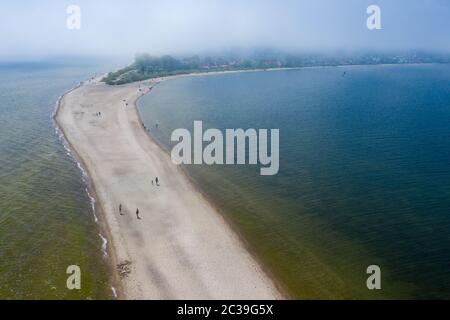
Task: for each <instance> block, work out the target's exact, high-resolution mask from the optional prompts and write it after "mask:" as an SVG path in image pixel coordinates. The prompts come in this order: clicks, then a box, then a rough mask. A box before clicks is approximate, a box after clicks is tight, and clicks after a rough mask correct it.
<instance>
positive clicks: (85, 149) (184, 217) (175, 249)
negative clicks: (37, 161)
mask: <svg viewBox="0 0 450 320" xmlns="http://www.w3.org/2000/svg"><path fill="white" fill-rule="evenodd" d="M99 79H100V78H96V79H94V80H90V81H85V82H84V83H82V85H81V86H80V87H78V88H76V89H74V90H72V91H70V92H68V93H67V94H65V95H64V96H63V97H62V99H61V100H60V103H59V107H58V110H57V113H56V116H55V120H56V122H57V124H58V125H59V127H60V129H61V130H62V131H63V133H64V136H65V138H66V139H67V141H68V142H69V144H70V147H71V148H72V149H73V150H74V151H75V152H76V154H77V156H78V157H79V158H80V160H81V162H82V163H83V165H84V167H85V168H86V170H87V171H88V174H89V177H90V180H91V183H92V187H93V189H94V192H95V197H96V199H97V201H98V205H99V209H100V211H101V213H102V217H103V219H102V221H103V223H104V224H105V225H106V228H105V229H106V231H107V232H106V233H107V235H108V240H109V252H110V255H111V259H112V265H113V266H112V268H113V282H114V283H115V285H116V286H117V289H118V293H119V298H125V299H278V298H282V297H283V296H282V295H281V294H280V292H279V291H278V290H277V288H276V287H275V285H274V283H273V281H272V280H271V279H270V278H269V277H268V276H267V275H266V274H265V273H264V272H263V270H262V269H261V267H260V265H259V264H258V263H257V262H256V260H255V259H254V258H253V257H252V256H251V255H250V253H249V252H248V251H247V250H246V249H245V247H244V246H243V244H242V242H241V240H240V239H239V238H238V236H237V235H236V233H235V232H234V231H233V230H232V229H231V228H230V226H229V225H228V224H227V223H226V221H225V220H224V218H223V217H222V216H221V215H220V214H219V213H218V212H217V210H216V209H215V208H214V207H213V206H212V205H210V204H209V203H208V201H207V200H206V199H205V198H204V197H203V196H202V195H201V194H200V193H199V192H198V191H197V190H196V188H195V187H194V186H193V184H192V183H191V182H190V181H189V179H188V177H187V176H186V175H185V174H184V172H183V170H182V168H180V167H178V166H176V165H174V164H173V163H172V162H171V159H170V155H168V154H167V152H166V151H164V150H163V149H161V148H160V147H159V146H158V145H157V144H156V142H155V141H154V140H153V139H152V138H151V137H149V136H148V134H147V132H146V131H145V129H144V128H143V126H142V123H141V120H140V118H139V114H138V111H137V108H136V105H135V102H136V100H137V99H138V98H139V97H140V96H142V95H143V94H145V93H148V91H149V87H150V86H152V85H154V84H155V82H156V81H158V80H152V81H145V82H140V83H132V84H127V85H121V86H108V85H106V84H103V83H101V82H100V81H99ZM139 87H140V88H141V91H140V90H139ZM124 100H126V102H127V103H128V106H125V102H124ZM97 112H101V116H97V115H96V113H97ZM156 176H157V177H158V178H159V181H160V186H155V185H152V182H151V181H152V179H153V180H154V179H155V177H156ZM120 204H122V212H123V215H120V214H119V205H120ZM137 208H139V212H140V214H139V215H140V217H141V219H140V220H139V219H137V217H136V209H137ZM127 261H129V262H131V263H130V264H129V265H127V266H126V267H123V268H118V267H117V264H122V263H125V262H127ZM120 269H121V270H122V271H124V270H125V271H126V270H128V271H129V273H127V272H123V273H122V275H121V274H120V272H119V271H120Z"/></svg>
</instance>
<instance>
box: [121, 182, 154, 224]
mask: <svg viewBox="0 0 450 320" xmlns="http://www.w3.org/2000/svg"><path fill="white" fill-rule="evenodd" d="M154 185H156V186H158V187H159V179H158V177H155V180H154V182H153V180H152V186H154ZM119 214H120V215H121V216H123V215H124V213H123V211H122V204H121V203H119ZM136 218H137V219H138V220H141V217H140V216H139V208H136Z"/></svg>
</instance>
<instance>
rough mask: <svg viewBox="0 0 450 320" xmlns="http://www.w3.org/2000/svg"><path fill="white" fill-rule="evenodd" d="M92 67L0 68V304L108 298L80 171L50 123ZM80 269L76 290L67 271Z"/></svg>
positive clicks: (99, 242) (103, 263)
mask: <svg viewBox="0 0 450 320" xmlns="http://www.w3.org/2000/svg"><path fill="white" fill-rule="evenodd" d="M96 71H100V70H99V67H98V66H92V65H91V64H88V65H85V64H83V65H75V64H74V65H71V64H69V65H67V66H63V65H62V64H52V63H42V64H34V63H32V64H15V65H1V66H0V257H1V259H0V298H1V299H38V298H42V299H89V298H92V299H95V298H108V297H110V296H111V289H110V284H109V279H108V276H107V269H106V268H107V264H106V259H105V258H104V257H103V251H102V244H103V242H102V240H101V238H100V236H99V231H98V230H97V229H98V228H97V226H96V223H95V221H94V216H93V212H92V208H91V203H90V199H89V197H88V195H87V193H86V190H85V188H86V185H85V184H84V183H83V181H82V175H81V171H80V170H79V168H78V167H77V164H76V163H75V162H74V161H73V160H72V159H71V158H70V157H69V156H68V154H67V151H66V150H65V149H64V147H63V145H62V143H61V142H60V141H59V139H58V136H57V134H56V133H55V128H54V126H53V121H52V118H51V116H52V113H53V111H54V108H55V103H56V101H57V99H58V97H59V96H60V95H61V94H63V93H64V92H65V91H67V90H69V89H70V88H72V87H74V86H75V85H76V84H77V83H78V82H79V81H81V80H84V79H86V78H87V77H89V76H92V75H93V74H94V72H96ZM69 265H78V266H79V267H80V268H81V290H72V291H71V290H68V289H67V288H66V280H67V277H68V275H67V274H66V269H67V267H68V266H69Z"/></svg>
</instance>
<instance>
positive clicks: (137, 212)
mask: <svg viewBox="0 0 450 320" xmlns="http://www.w3.org/2000/svg"><path fill="white" fill-rule="evenodd" d="M136 218H138V220H141V217H139V208H137V209H136Z"/></svg>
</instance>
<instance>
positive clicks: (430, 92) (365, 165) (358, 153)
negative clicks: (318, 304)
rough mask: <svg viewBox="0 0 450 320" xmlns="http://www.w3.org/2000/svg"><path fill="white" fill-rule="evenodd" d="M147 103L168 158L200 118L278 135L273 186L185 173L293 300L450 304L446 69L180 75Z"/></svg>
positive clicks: (449, 90) (225, 174)
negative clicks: (176, 139)
mask: <svg viewBox="0 0 450 320" xmlns="http://www.w3.org/2000/svg"><path fill="white" fill-rule="evenodd" d="M344 70H345V71H346V74H345V75H344V74H343V71H344ZM139 106H140V110H141V113H142V116H143V119H144V122H145V123H146V125H147V126H148V127H149V128H151V129H150V131H151V134H152V135H153V136H154V137H155V138H156V139H157V140H158V141H159V142H160V143H161V144H162V145H163V146H165V147H166V148H170V146H171V142H170V141H169V137H170V134H171V132H172V130H174V129H176V128H187V129H190V130H191V131H192V126H193V121H194V120H202V121H203V125H204V127H205V128H208V127H214V128H219V129H225V128H244V129H245V128H269V129H270V128H279V129H280V171H279V174H278V175H276V176H265V177H263V176H260V175H259V167H258V166H217V165H216V166H206V165H202V166H195V165H190V166H187V167H186V169H187V170H188V172H189V173H190V174H191V175H192V177H193V178H194V180H195V181H196V182H197V183H198V184H199V185H200V187H201V189H202V190H203V191H204V192H205V193H206V194H207V195H208V196H209V197H210V198H212V200H214V202H215V203H216V204H217V205H218V207H219V208H220V209H221V210H222V211H223V214H224V215H225V217H227V218H228V219H229V220H230V222H231V223H232V224H233V225H234V226H235V227H236V229H237V230H238V231H239V232H241V234H242V235H243V237H244V239H245V240H246V242H247V244H248V246H249V247H250V248H251V249H252V250H253V251H254V252H255V254H256V255H257V256H258V257H259V258H260V259H261V260H262V261H263V262H264V265H265V266H266V267H267V270H268V271H269V272H270V273H271V274H273V275H274V276H275V277H276V279H278V280H279V281H280V283H281V285H282V286H283V287H284V288H285V289H286V290H287V291H288V292H289V293H290V294H291V295H292V296H293V297H297V298H450V236H449V230H450V214H449V213H450V167H449V163H450V142H449V141H450V125H449V124H450V66H449V65H408V66H355V67H345V68H333V67H331V68H311V69H302V70H290V71H276V72H255V73H239V74H222V75H214V76H205V77H190V78H179V79H176V80H171V81H166V82H163V83H161V84H159V85H158V86H157V87H155V89H154V90H153V91H152V93H151V94H149V95H147V96H145V97H143V98H142V99H141V100H140V101H139ZM156 123H158V127H156V126H155V124H156ZM372 264H376V265H379V266H380V267H381V271H382V289H381V290H375V291H369V290H368V289H367V288H366V278H367V274H366V268H367V266H369V265H372Z"/></svg>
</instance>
